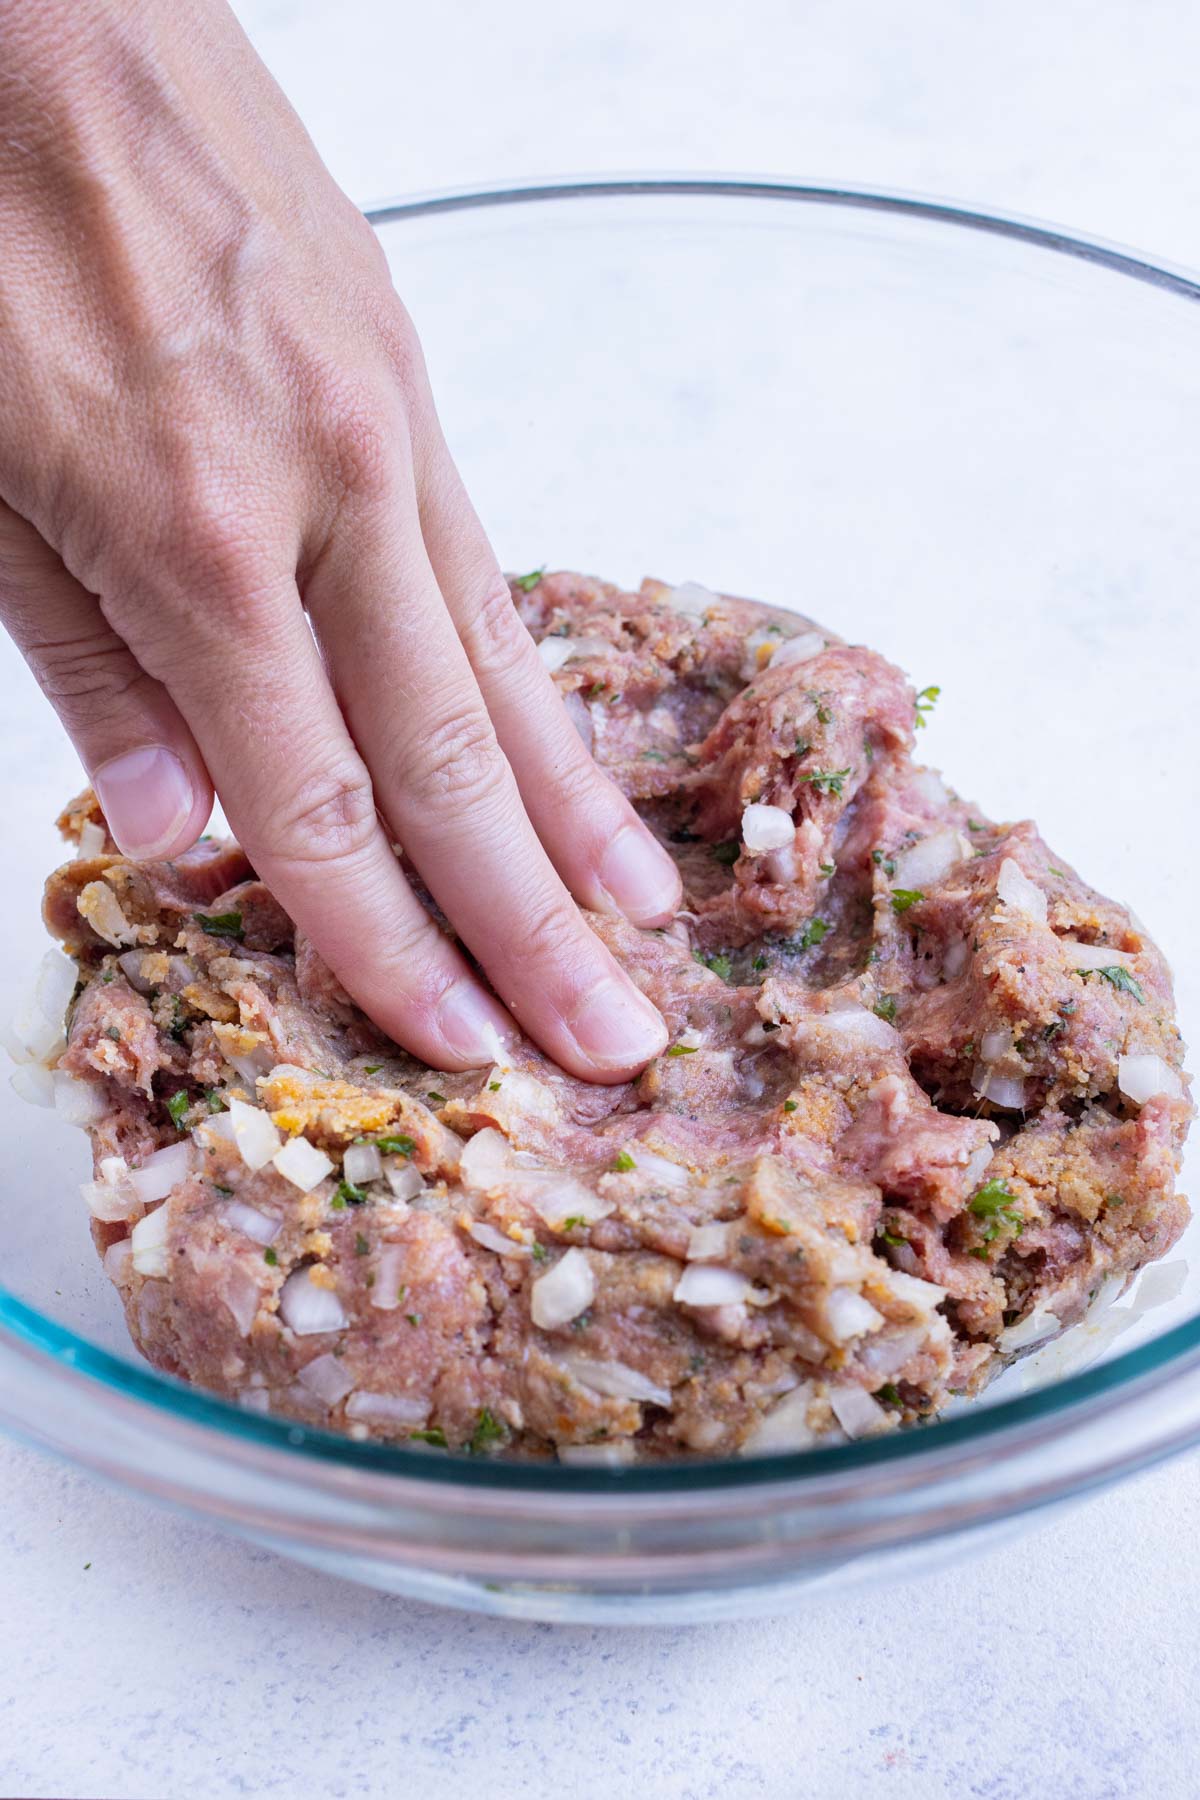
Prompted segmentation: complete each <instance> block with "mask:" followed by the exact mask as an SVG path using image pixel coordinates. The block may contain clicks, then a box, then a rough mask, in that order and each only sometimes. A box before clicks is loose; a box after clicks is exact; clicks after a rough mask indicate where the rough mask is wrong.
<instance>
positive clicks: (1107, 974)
mask: <svg viewBox="0 0 1200 1800" xmlns="http://www.w3.org/2000/svg"><path fill="white" fill-rule="evenodd" d="M1084 973H1085V974H1089V975H1101V976H1103V978H1104V980H1105V981H1110V982H1111V983H1112V985H1113V987H1115V988H1116V989H1117V990H1118V991H1119V992H1120V993H1122V994H1132V995H1133V997H1134V999H1135V1000H1136V1001H1137V1003H1138V1005H1139V1006H1145V1004H1146V996H1145V994H1144V993H1143V992H1142V989H1141V986H1140V984H1139V983H1138V982H1136V981H1135V980H1134V979H1133V976H1132V975H1131V974H1130V973H1129V970H1128V969H1123V968H1122V967H1121V966H1120V964H1119V963H1114V964H1113V966H1112V967H1111V968H1109V969H1088V970H1085V971H1084Z"/></svg>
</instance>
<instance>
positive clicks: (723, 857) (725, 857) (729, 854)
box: [709, 838, 742, 869]
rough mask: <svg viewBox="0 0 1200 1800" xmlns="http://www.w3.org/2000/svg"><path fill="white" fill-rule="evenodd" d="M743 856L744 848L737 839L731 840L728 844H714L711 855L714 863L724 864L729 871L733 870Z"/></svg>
mask: <svg viewBox="0 0 1200 1800" xmlns="http://www.w3.org/2000/svg"><path fill="white" fill-rule="evenodd" d="M741 854H742V846H741V844H740V843H739V841H738V840H737V838H730V840H729V842H728V843H725V844H714V845H713V847H712V849H711V850H710V851H709V855H710V856H711V857H712V859H713V861H714V862H719V863H724V865H725V867H726V868H727V869H729V868H732V867H733V865H734V863H735V862H736V861H737V859H738V857H739V856H740V855H741Z"/></svg>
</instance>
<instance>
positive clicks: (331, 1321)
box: [279, 1269, 349, 1337]
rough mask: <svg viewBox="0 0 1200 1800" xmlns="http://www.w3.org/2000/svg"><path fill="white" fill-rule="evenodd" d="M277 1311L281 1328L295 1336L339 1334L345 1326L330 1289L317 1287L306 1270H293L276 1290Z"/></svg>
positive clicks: (336, 1299) (337, 1300)
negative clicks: (277, 1293) (323, 1333)
mask: <svg viewBox="0 0 1200 1800" xmlns="http://www.w3.org/2000/svg"><path fill="white" fill-rule="evenodd" d="M279 1311H280V1314H281V1316H282V1318H283V1322H284V1324H285V1325H287V1326H288V1327H290V1329H291V1330H292V1331H294V1332H295V1334H296V1336H297V1337H315V1336H317V1335H318V1334H319V1333H320V1332H323V1331H340V1330H341V1329H342V1327H343V1326H344V1325H348V1324H349V1320H348V1319H347V1317H346V1313H345V1309H344V1308H343V1306H342V1303H341V1301H340V1300H339V1299H338V1297H337V1294H336V1293H335V1292H334V1290H333V1288H327V1287H318V1286H317V1284H316V1282H315V1281H312V1280H310V1278H309V1271H308V1269H294V1270H293V1271H292V1273H291V1274H290V1275H289V1276H288V1278H287V1280H286V1281H285V1282H284V1284H283V1286H282V1287H281V1288H280V1290H279Z"/></svg>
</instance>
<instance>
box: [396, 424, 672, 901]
mask: <svg viewBox="0 0 1200 1800" xmlns="http://www.w3.org/2000/svg"><path fill="white" fill-rule="evenodd" d="M420 508H421V524H422V529H423V532H424V536H425V543H426V547H427V549H428V553H429V559H430V562H431V563H432V565H433V569H434V573H435V575H436V577H437V580H438V585H439V587H440V588H441V591H442V593H443V594H444V596H445V599H446V604H447V606H448V607H449V610H450V614H451V617H452V618H453V620H454V623H455V625H456V627H457V628H458V633H459V636H460V637H461V639H462V641H463V644H464V645H465V647H466V651H467V655H468V656H469V658H470V661H471V666H472V668H473V669H474V671H475V676H476V679H477V681H478V683H479V687H480V690H481V692H482V694H483V698H484V702H485V704H486V706H487V709H488V712H489V714H490V715H491V719H492V722H493V724H494V725H495V728H496V734H497V736H498V738H499V740H500V743H501V745H502V747H503V749H504V752H505V754H506V756H507V757H508V760H509V763H510V764H511V766H512V770H513V773H514V774H515V776H516V778H517V784H518V786H519V787H520V790H521V795H522V798H523V800H524V802H525V807H526V811H527V812H528V814H529V817H530V819H531V821H532V823H533V826H534V829H535V830H536V832H537V834H538V836H539V838H540V839H541V841H542V843H543V844H544V845H545V847H546V849H547V850H548V852H549V854H550V856H551V858H552V859H553V861H554V864H555V866H556V868H557V869H558V870H559V871H560V873H561V874H562V876H563V879H564V880H565V881H566V883H567V885H568V887H569V888H570V889H571V891H572V893H574V894H576V895H577V896H578V898H579V899H580V900H581V901H582V902H583V904H584V905H585V906H591V907H594V908H595V909H596V910H597V911H599V912H609V913H614V912H622V913H624V914H625V916H626V917H627V918H628V919H631V920H632V921H633V923H634V924H635V925H662V924H665V923H666V922H667V920H668V919H670V918H671V917H672V916H673V915H674V913H675V911H676V909H677V908H678V906H679V903H680V899H681V890H680V883H679V873H678V870H677V869H676V866H675V863H674V861H673V860H672V858H671V857H670V856H668V854H667V852H666V851H665V850H664V849H663V848H662V846H661V845H660V844H659V843H658V842H657V840H656V839H655V838H654V837H653V835H652V834H651V833H650V832H649V831H648V830H647V829H646V827H645V825H643V823H642V821H641V820H640V819H639V818H638V815H637V813H636V812H635V811H634V809H633V807H632V806H631V805H630V804H629V801H628V800H627V799H626V798H625V796H624V795H623V794H622V793H621V792H620V790H619V789H618V788H617V787H616V785H615V784H614V783H613V782H611V781H610V780H609V779H608V778H607V776H605V775H603V774H602V773H601V771H600V770H599V769H598V768H597V767H596V764H595V763H594V762H593V761H592V758H591V756H590V755H589V754H588V752H587V750H586V748H585V747H584V745H583V743H582V741H581V740H580V737H579V733H578V732H577V731H576V730H575V727H574V726H573V725H572V723H571V721H570V719H569V718H568V716H567V712H566V709H565V707H564V706H563V705H562V702H561V699H560V698H559V695H558V693H557V690H556V689H555V686H554V683H553V681H552V680H551V679H550V675H549V673H548V671H547V669H546V667H545V665H544V664H543V662H542V660H541V658H540V657H539V655H538V653H537V649H536V646H535V645H534V642H533V640H532V638H531V637H530V635H529V633H528V632H527V631H526V629H525V627H524V626H523V625H522V623H521V621H520V619H519V618H518V616H517V612H516V609H515V607H514V606H513V604H512V600H511V597H510V595H509V591H508V585H507V583H506V582H505V580H504V578H503V576H502V575H501V573H500V570H499V568H498V567H497V565H496V560H495V557H494V556H493V555H492V550H491V546H490V544H489V543H488V541H487V538H486V537H485V535H484V532H483V528H482V526H481V525H480V523H479V520H478V519H477V518H476V516H475V511H474V508H473V507H472V505H471V502H470V500H469V499H468V497H467V494H466V490H465V489H464V487H463V485H462V481H461V479H460V478H459V474H458V471H457V469H456V468H455V467H454V464H453V462H452V461H451V458H450V454H449V451H448V450H447V449H446V446H445V444H444V442H443V441H442V438H441V435H440V432H438V431H437V429H436V426H434V427H433V428H432V430H431V434H430V438H429V439H428V440H427V442H426V443H425V445H424V456H423V459H422V467H421V482H420Z"/></svg>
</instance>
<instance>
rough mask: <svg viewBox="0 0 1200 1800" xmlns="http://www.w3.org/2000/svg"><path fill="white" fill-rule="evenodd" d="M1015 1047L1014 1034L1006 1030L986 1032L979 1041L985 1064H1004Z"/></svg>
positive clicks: (980, 1052)
mask: <svg viewBox="0 0 1200 1800" xmlns="http://www.w3.org/2000/svg"><path fill="white" fill-rule="evenodd" d="M1012 1047H1013V1034H1012V1032H1011V1031H1008V1030H1006V1029H1003V1028H1001V1029H998V1030H996V1031H985V1032H984V1034H983V1036H982V1037H981V1038H980V1040H979V1054H980V1056H981V1057H982V1058H983V1060H984V1062H989V1063H990V1062H1002V1061H1003V1059H1004V1058H1005V1057H1006V1056H1007V1055H1008V1053H1009V1051H1010V1050H1011V1049H1012Z"/></svg>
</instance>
